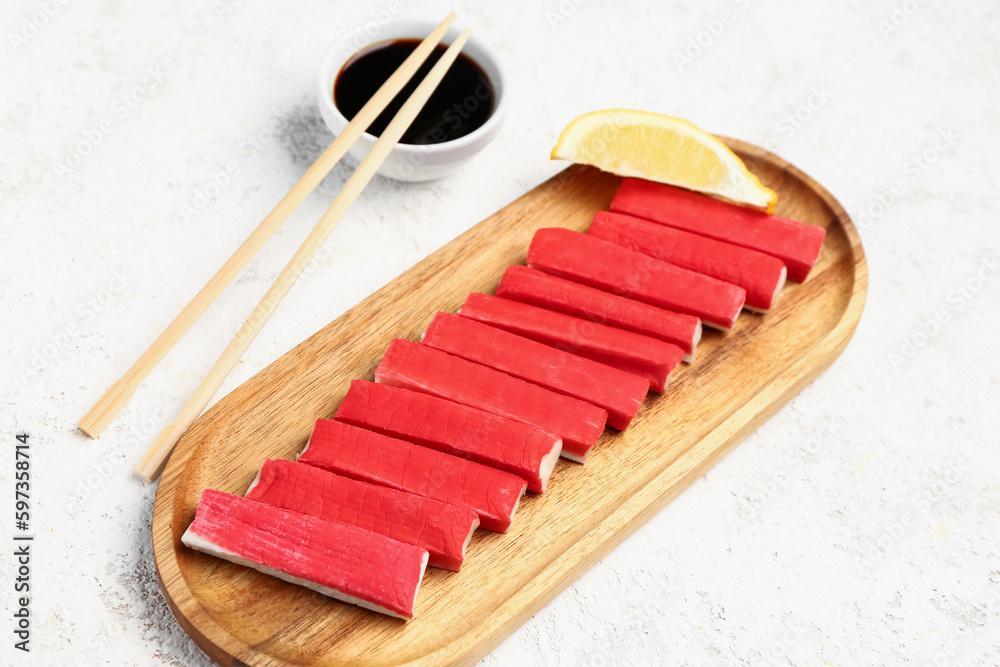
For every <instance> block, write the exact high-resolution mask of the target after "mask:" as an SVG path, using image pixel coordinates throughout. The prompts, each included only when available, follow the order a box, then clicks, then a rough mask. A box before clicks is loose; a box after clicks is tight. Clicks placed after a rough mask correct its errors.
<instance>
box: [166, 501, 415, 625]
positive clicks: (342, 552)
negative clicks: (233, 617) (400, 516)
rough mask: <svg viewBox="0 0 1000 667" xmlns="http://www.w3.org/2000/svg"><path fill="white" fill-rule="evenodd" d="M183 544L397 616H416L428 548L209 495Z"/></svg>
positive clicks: (345, 525) (351, 527)
mask: <svg viewBox="0 0 1000 667" xmlns="http://www.w3.org/2000/svg"><path fill="white" fill-rule="evenodd" d="M181 542H183V543H184V544H185V545H187V546H188V547H190V548H192V549H195V550H197V551H202V552H204V553H207V554H211V555H213V556H217V557H219V558H222V559H224V560H228V561H231V562H233V563H237V564H239V565H246V566H247V567H252V568H253V569H255V570H258V571H260V572H263V573H264V574H270V575H272V576H275V577H278V578H279V579H284V580H285V581H289V582H291V583H293V584H299V585H301V586H305V587H307V588H311V589H312V590H314V591H316V592H318V593H322V594H323V595H328V596H330V597H332V598H335V599H337V600H342V601H344V602H348V603H351V604H356V605H358V606H360V607H364V608H365V609H370V610H372V611H377V612H379V613H382V614H388V615H389V616H395V617H396V618H402V619H410V618H413V606H414V602H415V601H416V599H417V590H418V589H419V588H420V580H421V578H422V577H423V575H424V568H426V567H427V558H428V553H427V550H426V549H421V548H420V547H417V546H413V545H412V544H404V543H403V542H399V541H397V540H393V539H391V538H388V537H386V536H384V535H379V534H378V533H373V532H371V531H368V530H364V529H363V528H358V527H356V526H349V525H347V524H343V523H335V522H333V521H326V520H323V519H318V518H316V517H313V516H307V515H305V514H299V513H297V512H290V511H289V510H286V509H282V508H280V507H275V506H273V505H268V504H267V503H260V502H256V501H253V500H247V499H246V498H241V497H239V496H234V495H232V494H229V493H222V492H220V491H213V490H211V489H208V490H205V491H203V492H202V494H201V500H200V501H199V503H198V511H197V512H196V513H195V517H194V521H192V522H191V525H190V526H188V529H187V530H186V531H185V532H184V535H183V536H181Z"/></svg>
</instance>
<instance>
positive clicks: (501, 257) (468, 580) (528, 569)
mask: <svg viewBox="0 0 1000 667" xmlns="http://www.w3.org/2000/svg"><path fill="white" fill-rule="evenodd" d="M726 141H727V143H728V144H729V145H730V146H731V147H732V148H733V149H734V150H735V151H736V153H737V154H739V155H740V157H742V158H743V159H744V160H745V161H746V162H747V165H748V167H750V169H751V170H752V171H753V172H754V173H756V174H757V175H758V176H759V177H760V178H761V180H762V181H763V182H764V183H765V184H766V185H768V186H770V187H771V188H774V189H775V190H776V191H777V192H778V195H779V200H778V201H779V203H778V211H777V212H778V214H779V215H784V216H786V217H790V218H793V219H795V220H801V221H803V222H808V223H811V224H815V225H821V226H823V227H826V228H827V231H828V233H827V237H826V242H825V244H824V246H823V251H822V254H821V255H820V258H819V262H818V264H817V266H816V267H815V268H814V269H813V271H812V274H811V275H810V276H809V279H808V280H807V281H806V282H805V283H804V284H801V285H800V284H789V285H788V286H787V287H785V289H784V290H783V291H782V293H781V295H780V297H779V298H778V300H777V305H776V307H775V308H773V309H772V310H771V312H769V313H767V314H765V315H754V314H751V313H748V312H746V311H744V313H743V314H741V315H740V317H739V320H738V321H737V323H736V327H735V330H734V331H733V332H732V333H731V334H729V335H723V334H721V333H719V332H716V331H714V330H706V335H705V338H704V339H703V340H702V341H701V344H700V345H699V346H698V354H697V359H696V361H695V363H693V364H690V365H682V366H681V367H680V368H678V370H677V371H676V372H675V374H674V379H673V380H672V382H671V385H670V387H669V388H668V390H667V392H666V393H665V394H664V395H662V396H659V395H656V394H650V396H649V398H648V399H647V400H646V402H645V404H644V405H643V407H642V409H641V410H640V412H639V414H638V416H637V417H636V418H635V420H634V421H633V423H632V425H631V426H630V427H629V429H628V430H627V431H626V432H624V433H618V432H613V431H611V430H609V431H607V432H606V433H605V434H604V436H603V437H602V439H601V441H600V442H599V443H598V445H597V447H595V448H594V450H593V452H592V453H591V455H590V459H589V460H588V462H587V464H586V466H580V465H578V464H573V463H569V462H567V461H565V460H561V461H560V462H559V463H558V464H557V466H556V470H555V472H554V474H553V476H552V481H551V483H550V485H549V490H548V491H546V492H545V493H544V494H542V495H536V494H529V495H528V496H526V497H525V499H524V500H523V502H522V504H521V508H520V510H519V511H518V514H517V520H516V521H515V522H514V526H513V527H512V528H511V531H510V532H509V533H508V534H506V535H498V534H496V533H489V532H486V531H477V532H476V535H475V536H474V537H473V539H472V543H471V544H470V545H469V550H468V556H467V558H466V562H465V566H464V567H463V569H462V571H461V572H459V573H454V572H445V571H444V570H437V569H428V570H427V574H426V575H425V577H424V581H423V585H422V586H421V588H420V593H419V595H418V597H417V603H416V615H415V618H414V620H412V621H410V622H407V623H404V622H402V621H399V620H395V619H391V618H388V617H386V616H382V615H379V614H375V613H372V612H367V611H364V610H361V609H359V608H358V607H354V606H350V605H347V604H343V603H341V602H336V601H334V600H331V599H329V598H326V597H323V596H322V595H319V594H318V593H314V592H312V591H309V590H307V589H305V588H301V587H298V586H294V585H292V584H288V583H284V582H282V581H279V580H278V579H274V578H272V577H269V576H266V575H263V574H260V573H258V572H256V571H253V570H250V569H249V568H245V567H240V566H238V565H233V564H231V563H227V562H224V561H221V560H219V559H217V558H213V557H211V556H206V555H204V554H201V553H197V552H194V551H192V550H190V549H187V548H186V547H184V546H183V545H182V544H181V542H180V538H181V535H182V534H183V532H184V530H185V529H186V528H187V526H188V524H189V523H190V522H191V520H192V519H193V518H194V513H195V508H196V506H197V502H198V497H199V495H200V494H201V491H202V490H203V489H206V488H213V489H219V490H222V491H229V492H233V493H240V494H242V493H243V492H244V491H245V490H246V488H247V486H248V485H249V484H250V481H251V480H252V479H253V477H254V475H255V474H256V472H257V469H258V467H259V466H260V464H261V462H262V461H263V460H264V458H266V457H271V458H281V457H285V458H294V456H295V455H296V454H297V453H298V452H299V451H300V450H301V449H302V447H303V446H304V445H305V442H306V440H307V438H308V437H309V433H310V431H311V429H312V427H313V423H314V421H315V420H316V418H317V417H330V416H332V415H333V413H334V412H335V410H336V408H337V405H338V404H339V403H340V401H341V399H342V398H343V396H344V394H345V393H346V391H347V388H348V385H349V383H350V381H351V380H352V379H355V378H368V379H371V378H372V377H373V372H374V369H375V366H376V365H377V364H378V361H379V359H380V358H381V355H382V352H383V351H384V350H385V348H386V346H387V345H388V344H389V341H391V340H392V339H393V338H394V337H397V336H400V337H405V338H410V339H411V340H418V339H419V336H420V333H421V332H422V331H423V330H424V329H425V328H426V326H427V324H428V323H429V322H430V320H431V318H432V317H433V315H434V313H435V312H436V311H438V310H443V311H454V310H455V309H457V308H458V307H459V306H460V305H461V303H462V301H463V300H464V299H465V296H466V295H467V294H468V293H469V292H472V291H480V292H492V290H493V289H494V288H495V287H496V285H497V283H498V282H499V280H500V276H501V275H502V274H503V271H504V269H505V268H506V267H507V266H509V265H511V264H517V263H523V262H524V258H525V253H526V252H527V248H528V242H529V241H530V240H531V236H532V233H533V232H534V231H535V229H537V228H539V227H553V226H563V227H569V228H571V229H577V230H584V229H586V227H587V225H588V224H589V223H590V220H591V218H592V216H593V214H594V212H595V211H596V210H598V209H602V208H607V207H608V205H609V203H610V202H611V199H612V197H613V196H614V193H615V190H616V188H617V186H618V183H619V182H620V179H619V178H617V177H615V176H611V175H608V174H605V173H602V172H600V171H598V170H596V169H592V168H589V167H580V166H572V167H570V168H568V169H566V170H565V171H563V172H561V173H559V174H557V175H556V176H554V177H553V178H551V179H550V180H549V181H547V182H545V183H543V184H542V185H540V186H538V187H537V188H535V189H534V190H532V191H531V192H529V193H528V194H526V195H524V196H523V197H521V198H520V199H518V200H517V201H515V202H513V203H511V204H509V205H508V206H506V207H504V208H503V209H502V210H500V211H498V212H497V213H495V214H494V215H492V216H490V217H489V218H487V219H486V220H484V221H483V222H481V223H480V224H478V225H476V226H475V227H473V228H472V229H470V230H469V231H468V232H466V233H465V234H463V235H462V236H460V237H458V238H457V239H455V240H454V241H452V242H451V243H449V244H448V245H446V246H445V247H443V248H441V249H440V250H438V251H437V252H435V253H434V254H433V255H431V256H430V257H428V258H427V259H425V260H423V261H422V262H420V263H419V264H417V265H416V266H414V267H413V268H412V269H410V270H409V271H407V272H406V273H404V274H403V275H401V276H399V277H398V278H396V279H395V280H393V281H392V282H391V283H389V284H388V285H386V286H385V287H384V288H382V289H381V290H379V291H378V292H376V293H375V294H373V295H372V296H370V297H369V298H367V299H365V300H364V301H363V302H361V303H360V304H358V305H357V306H356V307H354V308H353V309H351V310H350V311H349V312H347V313H345V314H344V315H343V316H342V317H339V318H338V319H337V320H336V321H334V322H332V323H331V324H330V325H328V326H327V327H325V328H323V329H322V330H321V331H319V332H318V333H316V334H315V335H314V336H312V337H311V338H309V339H308V340H306V341H305V342H303V343H302V344H301V345H299V346H298V347H296V348H295V349H293V350H292V351H290V352H289V353H288V354H286V355H284V356H283V357H281V358H280V359H278V360H277V361H276V362H274V363H273V364H271V365H270V366H269V367H267V368H266V369H264V370H263V371H261V372H260V373H258V374H257V375H256V376H254V377H253V378H252V379H250V380H249V381H247V382H246V383H244V384H243V385H242V386H240V387H239V388H238V389H236V390H235V391H234V392H232V393H231V394H229V395H228V396H226V397H225V398H224V399H222V400H221V401H219V403H218V404H216V405H215V406H214V407H213V408H212V409H211V410H209V411H208V412H207V413H206V414H205V415H203V416H202V417H201V418H200V419H199V420H198V421H197V423H196V424H195V425H194V426H193V427H192V428H191V429H190V430H189V431H188V432H187V434H186V435H185V436H184V438H183V439H182V440H181V441H180V443H179V444H178V446H177V449H176V451H175V452H174V455H173V456H172V457H171V459H170V462H169V464H168V465H167V468H166V471H165V473H164V475H163V478H162V480H161V482H160V487H159V490H158V492H157V495H156V504H155V509H154V514H153V546H154V552H155V558H156V568H157V572H158V573H159V577H160V585H161V587H162V589H163V593H164V595H165V596H166V599H167V601H168V603H169V604H170V607H171V609H172V610H173V612H174V614H175V615H176V617H177V619H178V621H180V624H181V625H182V626H183V627H184V629H185V630H186V631H187V632H188V634H190V635H191V637H193V638H194V640H195V641H196V642H197V643H198V645H199V646H200V647H201V648H202V649H204V650H205V652H206V653H208V655H209V656H211V657H212V658H213V659H214V660H215V661H217V662H218V663H220V664H222V665H269V666H270V665H274V666H277V665H303V664H317V665H335V664H366V665H368V664H378V665H399V664H420V665H440V664H471V663H474V662H475V661H476V660H478V659H479V658H481V657H482V656H484V655H485V654H486V653H487V652H489V650H490V649H491V648H493V647H494V646H496V645H497V644H499V643H500V641H501V640H502V639H503V638H504V637H506V636H507V635H509V634H510V633H511V632H512V631H513V630H514V629H515V628H517V627H518V626H519V625H521V624H522V623H523V622H524V621H525V620H527V619H528V618H529V617H531V615H532V614H534V613H535V612H536V611H538V610H539V609H540V608H541V607H542V606H543V605H545V604H546V603H547V602H548V601H549V600H551V599H552V598H554V597H555V596H556V595H557V594H558V593H559V592H560V591H561V590H563V589H564V588H565V587H566V586H567V585H569V584H570V583H571V582H572V581H573V580H574V579H576V578H577V577H578V576H580V575H581V574H582V573H583V572H584V571H586V570H587V568H589V567H590V566H591V565H593V564H594V563H595V562H597V561H598V560H599V559H600V558H601V557H602V556H604V555H605V554H607V553H608V552H609V551H610V550H611V549H612V548H613V547H614V546H615V545H617V544H618V543H620V542H621V541H622V540H623V539H624V538H625V537H626V536H627V535H629V534H630V533H631V532H632V531H634V530H635V529H636V528H637V527H638V526H640V525H641V524H642V523H643V522H645V521H646V520H647V519H649V518H650V517H651V516H653V515H654V514H655V513H656V512H657V511H658V510H660V509H661V508H662V507H664V506H665V505H666V504H667V503H668V502H670V500H671V499H672V498H674V497H675V496H677V495H678V494H679V493H680V492H681V491H682V490H683V489H684V488H686V487H687V486H688V485H689V484H690V483H691V482H692V481H693V480H695V479H697V478H698V477H699V476H700V475H701V474H702V473H704V472H705V471H706V470H708V469H709V468H710V467H711V466H712V465H713V464H714V463H715V462H716V461H718V460H719V459H720V458H722V456H724V455H725V453H726V452H727V451H729V449H731V448H732V447H733V446H735V445H736V444H737V443H739V442H740V441H741V440H743V438H745V437H746V436H747V435H748V434H749V433H751V432H752V431H753V430H754V429H755V428H756V427H757V426H758V425H760V424H761V423H762V422H763V421H764V420H766V419H767V418H768V417H769V416H771V415H772V414H774V412H775V411H777V410H778V408H780V407H781V406H782V405H784V404H785V403H786V402H787V401H788V400H789V399H791V398H792V397H793V396H795V395H796V394H797V393H798V392H799V391H800V390H801V389H802V388H803V387H804V386H805V385H806V384H808V383H809V382H810V381H811V380H813V379H814V378H815V377H816V376H817V375H819V373H820V372H822V371H823V370H824V369H825V368H826V367H827V366H829V365H830V363H831V362H832V361H833V360H834V359H835V358H836V357H837V355H838V354H839V353H840V352H841V350H843V349H844V347H845V346H846V344H847V342H848V340H849V339H850V337H851V334H852V333H853V332H854V328H855V326H856V325H857V323H858V319H859V318H860V316H861V310H862V308H863V306H864V301H865V294H866V290H867V265H866V263H865V258H864V253H863V251H862V249H861V243H860V239H859V238H858V234H857V231H856V230H855V228H854V226H853V224H852V223H851V221H850V218H849V217H848V216H847V214H846V213H845V212H844V209H843V208H842V207H841V206H840V204H838V203H837V201H836V200H835V199H834V198H833V197H832V196H831V195H830V194H829V193H828V192H827V191H826V190H824V189H823V188H822V187H821V186H820V185H819V184H817V183H816V182H814V181H813V180H812V179H810V178H809V177H808V176H806V175H805V174H803V173H802V172H801V171H799V170H798V169H796V168H794V167H792V166H791V165H790V164H788V163H787V162H785V161H784V160H781V159H780V158H778V157H776V156H774V155H772V154H771V153H768V152H767V151H764V150H763V149H760V148H756V147H754V146H751V145H749V144H745V143H742V142H739V141H734V140H726ZM285 316H286V317H288V316H289V314H288V313H286V314H285Z"/></svg>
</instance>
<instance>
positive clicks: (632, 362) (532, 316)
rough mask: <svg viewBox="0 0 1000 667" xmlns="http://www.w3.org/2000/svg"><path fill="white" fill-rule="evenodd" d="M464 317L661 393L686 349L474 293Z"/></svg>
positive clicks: (564, 315)
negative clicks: (623, 374)
mask: <svg viewBox="0 0 1000 667" xmlns="http://www.w3.org/2000/svg"><path fill="white" fill-rule="evenodd" d="M459 312H460V313H461V314H462V316H464V317H468V318H470V319H473V320H476V321H478V322H482V323H484V324H489V325H491V326H494V327H498V328H500V329H504V330H506V331H509V332H511V333H515V334H518V335H519V336H524V337H525V338H530V339H532V340H535V341H538V342H539V343H545V344H546V345H551V346H553V347H556V348H559V349H561V350H565V351H567V352H572V353H573V354H577V355H580V356H581V357H586V358H587V359H592V360H594V361H597V362H600V363H602V364H607V365H608V366H613V367H614V368H617V369H619V370H623V371H625V372H627V373H632V374H634V375H638V376H640V377H642V378H645V379H646V381H647V382H649V387H650V389H652V390H653V391H659V392H662V391H664V390H665V389H666V388H667V384H668V383H669V382H670V374H671V373H672V372H673V370H674V368H676V367H677V364H679V363H680V362H681V358H682V357H683V356H684V351H683V350H682V349H681V348H680V347H678V346H677V345H674V344H672V343H667V342H665V341H662V340H659V339H657V338H651V337H649V336H643V335H642V334H637V333H635V332H634V331H625V330H624V329H617V328H615V327H609V326H607V325H605V324H598V323H597V322H591V321H590V320H584V319H580V318H579V317H573V316H572V315H566V314H565V313H557V312H555V311H552V310H546V309H545V308H539V307H538V306H531V305H528V304H526V303H519V302H517V301H510V300H509V299H504V298H501V297H498V296H490V295H488V294H478V293H472V294H470V295H469V296H468V297H467V298H466V299H465V303H464V304H463V305H462V309H461V310H460V311H459Z"/></svg>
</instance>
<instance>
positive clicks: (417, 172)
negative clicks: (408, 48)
mask: <svg viewBox="0 0 1000 667" xmlns="http://www.w3.org/2000/svg"><path fill="white" fill-rule="evenodd" d="M435 27H437V24H435V23H430V22H423V21H403V20H394V21H392V22H390V23H388V24H386V25H384V26H379V29H378V31H377V32H375V31H372V32H373V33H374V34H369V33H367V32H360V31H357V30H356V31H354V32H351V33H348V34H347V35H346V36H345V37H343V38H342V39H341V40H339V41H338V43H336V44H334V45H333V47H332V48H331V49H330V50H329V51H327V53H326V55H325V56H324V57H323V63H322V65H320V68H319V91H318V97H317V101H318V103H319V111H320V114H321V115H322V116H323V121H324V122H325V123H326V126H327V127H329V128H330V131H331V132H333V134H334V135H338V136H339V135H340V133H341V132H343V131H344V128H346V127H347V123H348V120H347V118H345V117H344V114H342V113H341V112H340V110H339V109H338V108H337V105H336V104H334V101H333V85H334V83H335V81H336V80H337V75H338V74H339V73H340V71H341V69H342V68H343V67H344V65H345V64H346V63H347V61H349V60H350V59H351V58H352V57H354V56H355V55H356V54H357V53H359V52H362V51H366V50H368V49H370V48H371V47H372V46H373V45H375V44H378V43H379V42H384V41H391V40H395V39H417V40H422V39H423V38H424V37H426V36H427V35H429V34H430V33H431V31H432V30H434V28H435ZM459 32H460V31H459V29H457V28H455V27H452V28H451V29H450V30H449V31H448V32H447V33H445V36H444V39H442V40H441V43H442V44H443V45H446V46H447V45H448V44H451V42H452V41H453V40H454V39H455V38H456V37H458V34H459ZM462 52H463V53H464V54H465V55H467V56H469V57H470V58H472V59H473V60H474V61H476V63H478V64H479V66H480V67H481V68H482V69H483V71H484V72H485V73H486V76H488V77H489V79H490V82H491V83H492V84H493V90H494V104H493V113H492V114H490V117H489V118H487V119H486V122H485V123H484V124H483V125H482V126H480V127H479V128H477V129H475V130H474V131H472V132H470V133H469V134H467V135H465V136H463V137H459V138H457V139H452V140H450V141H444V142H441V143H433V144H420V145H417V144H396V146H395V147H394V148H393V149H392V152H390V153H389V157H387V158H386V160H385V162H383V163H382V166H381V167H379V170H378V173H379V174H381V175H382V176H387V177H389V178H394V179H396V180H399V181H411V182H418V181H432V180H434V179H438V178H441V177H443V176H446V175H447V174H449V173H451V172H452V171H454V170H455V169H457V168H458V167H459V166H461V165H462V164H464V163H465V162H468V161H469V160H470V159H471V158H472V157H473V156H474V155H475V154H476V153H478V152H479V151H481V150H482V149H483V148H485V147H486V145H487V144H489V143H490V142H491V141H493V139H494V138H495V137H496V136H497V134H498V133H499V132H500V127H501V126H502V125H503V121H504V116H505V115H506V111H507V95H506V91H505V89H504V77H503V72H502V70H501V67H500V61H499V60H497V58H496V56H495V55H494V54H493V52H492V51H490V50H489V49H488V48H487V47H486V46H485V45H483V43H482V42H480V41H478V40H477V39H476V37H475V34H474V33H473V34H472V35H470V36H469V40H468V41H467V42H466V43H465V47H464V48H463V49H462ZM376 141H378V137H375V136H374V135H371V134H368V133H367V132H365V133H363V134H362V135H361V137H360V138H358V140H357V141H356V142H355V143H354V145H353V146H351V148H350V150H349V151H348V155H349V156H350V157H351V158H352V159H353V160H354V161H355V163H360V162H361V161H362V160H363V159H364V158H365V156H366V155H368V152H369V151H370V150H371V149H372V147H373V146H374V145H375V142H376Z"/></svg>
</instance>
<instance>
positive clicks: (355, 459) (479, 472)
mask: <svg viewBox="0 0 1000 667" xmlns="http://www.w3.org/2000/svg"><path fill="white" fill-rule="evenodd" d="M298 460H299V462H300V463H305V464H308V465H311V466H315V467H317V468H322V469H324V470H328V471H330V472H333V473H336V474H338V475H343V476H345V477H352V478H354V479H357V480H361V481H362V482H370V483H372V484H381V485H382V486H388V487H389V488H391V489H397V490H399V491H407V492H409V493H416V494H417V495H420V496H425V497H427V498H433V499H434V500H440V501H441V502H443V503H448V504H450V505H458V506H459V507H467V508H469V509H470V510H472V511H473V512H475V513H476V514H478V515H479V525H480V526H481V527H483V528H485V529H486V530H492V531H495V532H497V533H505V532H507V529H508V528H510V524H511V522H512V521H513V520H514V513H515V512H517V506H518V503H520V502H521V496H522V495H523V494H524V489H525V487H526V486H527V483H526V482H525V481H524V480H523V479H521V478H520V477H518V476H517V475H512V474H510V473H509V472H504V471H502V470H497V469H496V468H490V467H489V466H484V465H482V464H480V463H476V462H474V461H467V460H465V459H461V458H459V457H457V456H451V455H450V454H444V453H442V452H436V451H434V450H433V449H428V448H427V447H421V446H420V445H414V444H413V443H410V442H406V441H405V440H398V439H396V438H390V437H388V436H385V435H382V434H381V433H375V432H374V431H368V430H366V429H363V428H358V427H357V426H351V425H350V424H344V423H342V422H337V421H333V420H332V419H318V420H316V427H315V428H314V429H313V432H312V436H311V437H310V438H309V443H308V444H307V445H306V448H305V449H303V450H302V453H301V454H299V458H298Z"/></svg>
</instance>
